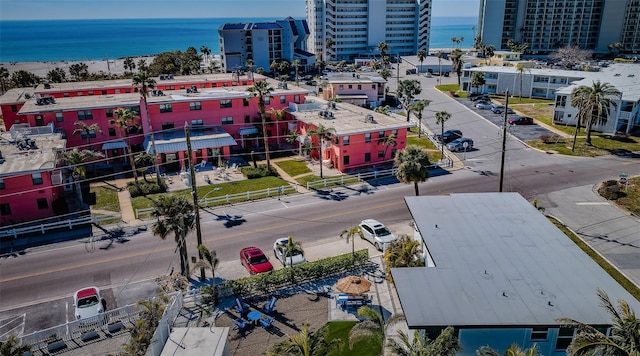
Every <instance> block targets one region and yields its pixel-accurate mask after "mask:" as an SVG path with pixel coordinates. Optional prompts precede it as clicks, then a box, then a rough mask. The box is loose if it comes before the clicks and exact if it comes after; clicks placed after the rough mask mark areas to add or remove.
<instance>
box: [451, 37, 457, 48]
mask: <svg viewBox="0 0 640 356" xmlns="http://www.w3.org/2000/svg"><path fill="white" fill-rule="evenodd" d="M456 42H458V39H457V38H455V37H451V50H452V51H453V49H454V48H455V47H456Z"/></svg>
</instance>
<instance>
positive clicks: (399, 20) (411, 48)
mask: <svg viewBox="0 0 640 356" xmlns="http://www.w3.org/2000/svg"><path fill="white" fill-rule="evenodd" d="M306 1H307V22H308V23H309V32H310V34H309V38H308V40H307V41H308V42H307V49H308V50H309V51H311V52H313V53H315V54H316V56H317V57H318V58H322V60H323V61H325V62H326V61H342V60H346V61H353V60H354V59H356V58H363V57H364V58H366V57H369V56H371V55H372V54H373V55H378V54H379V53H380V51H378V50H377V46H378V44H379V43H380V42H385V43H386V44H387V45H388V46H389V50H388V51H387V53H388V55H390V56H392V55H398V54H400V55H405V56H406V55H415V54H416V53H417V52H418V50H419V49H425V50H427V51H429V33H430V27H431V0H306ZM328 44H329V46H327V45H328Z"/></svg>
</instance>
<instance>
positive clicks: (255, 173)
mask: <svg viewBox="0 0 640 356" xmlns="http://www.w3.org/2000/svg"><path fill="white" fill-rule="evenodd" d="M240 171H241V172H242V174H244V176H245V177H247V179H255V178H262V177H268V176H272V177H277V176H278V171H276V169H275V168H273V167H271V169H270V170H268V169H267V166H266V165H264V164H261V165H259V166H258V168H254V167H252V166H249V167H242V168H240Z"/></svg>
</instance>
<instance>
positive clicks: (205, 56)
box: [200, 46, 211, 62]
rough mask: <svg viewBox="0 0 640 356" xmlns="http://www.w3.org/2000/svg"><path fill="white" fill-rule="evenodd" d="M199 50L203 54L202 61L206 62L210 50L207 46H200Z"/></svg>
mask: <svg viewBox="0 0 640 356" xmlns="http://www.w3.org/2000/svg"><path fill="white" fill-rule="evenodd" d="M200 52H202V54H203V55H204V61H205V62H206V61H207V59H209V55H210V54H211V50H210V49H209V47H207V46H201V47H200Z"/></svg>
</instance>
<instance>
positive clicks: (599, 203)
mask: <svg viewBox="0 0 640 356" xmlns="http://www.w3.org/2000/svg"><path fill="white" fill-rule="evenodd" d="M576 205H609V203H606V202H583V203H576Z"/></svg>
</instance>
